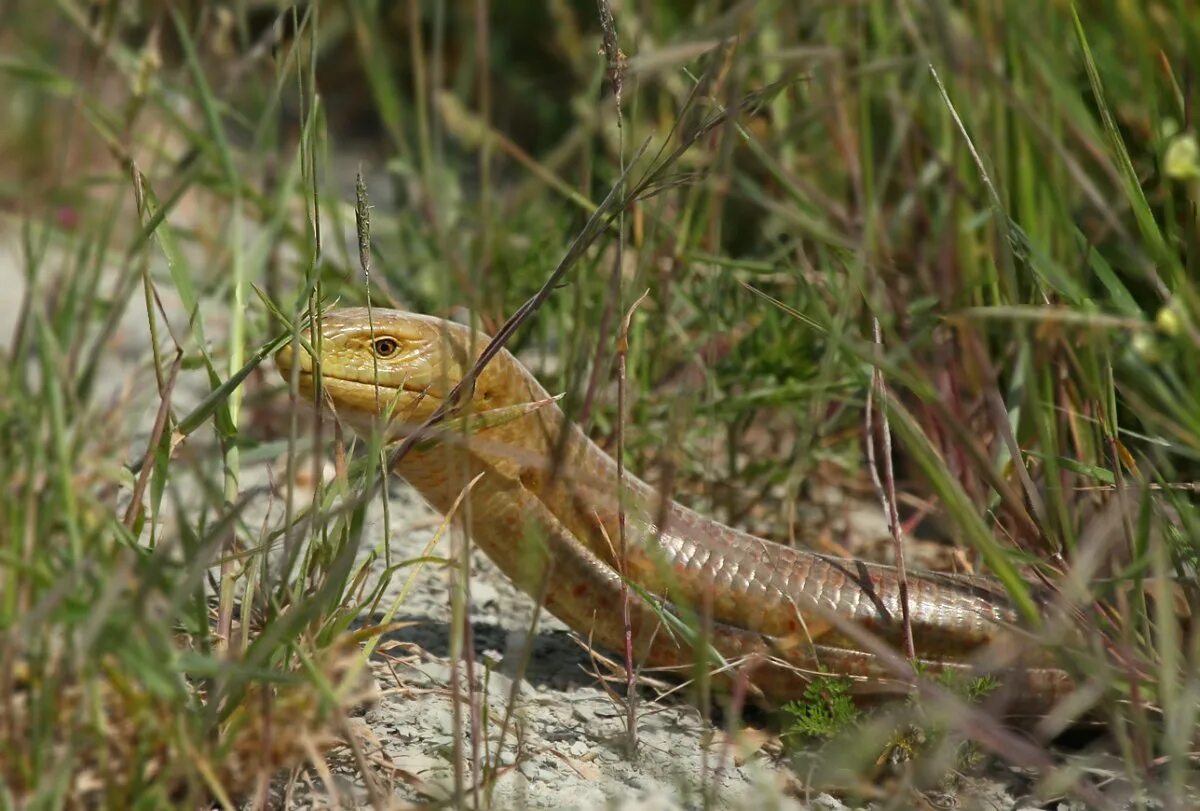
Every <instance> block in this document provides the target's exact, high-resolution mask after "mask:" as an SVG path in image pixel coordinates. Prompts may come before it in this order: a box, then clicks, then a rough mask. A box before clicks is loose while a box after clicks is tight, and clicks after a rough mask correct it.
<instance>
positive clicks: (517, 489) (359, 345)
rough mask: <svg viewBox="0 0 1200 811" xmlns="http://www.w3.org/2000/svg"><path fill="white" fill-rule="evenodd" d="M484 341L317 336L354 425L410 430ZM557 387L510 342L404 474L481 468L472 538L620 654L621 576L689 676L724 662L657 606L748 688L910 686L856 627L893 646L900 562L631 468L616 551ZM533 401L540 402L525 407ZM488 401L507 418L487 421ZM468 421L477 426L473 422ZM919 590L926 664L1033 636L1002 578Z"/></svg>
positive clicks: (1026, 689)
mask: <svg viewBox="0 0 1200 811" xmlns="http://www.w3.org/2000/svg"><path fill="white" fill-rule="evenodd" d="M486 344H487V337H486V336H484V335H482V334H479V333H473V332H472V331H471V330H469V329H468V328H466V327H464V326H461V325H458V324H453V323H451V322H447V321H443V320H441V319H437V318H432V317H429V316H423V315H416V314H412V313H403V312H397V311H391V310H380V309H374V310H372V311H371V313H370V316H369V317H368V313H367V311H366V310H365V309H345V310H336V311H332V312H330V313H327V314H326V316H325V318H324V320H323V321H322V323H321V327H320V341H319V342H315V345H318V346H319V349H318V351H319V354H320V363H319V364H317V365H318V366H319V368H320V374H321V379H322V386H323V390H324V395H323V396H324V397H325V401H326V402H327V403H328V404H329V405H331V406H332V408H333V410H334V411H335V413H336V414H337V416H338V418H339V419H341V420H342V421H343V422H345V423H347V424H349V425H350V426H351V427H352V428H354V429H355V430H356V431H358V432H360V433H366V434H369V433H370V432H371V431H372V430H376V429H377V428H379V427H381V426H382V427H383V428H384V430H386V431H387V433H388V436H389V438H393V439H394V438H398V437H400V436H403V435H404V434H405V431H406V429H408V430H411V428H412V427H413V426H416V425H419V424H421V423H422V422H424V421H425V419H426V418H428V417H429V416H430V415H431V414H432V413H433V412H434V410H435V409H437V408H438V406H439V405H441V403H442V402H443V399H444V398H445V397H447V396H448V394H449V392H450V390H451V389H452V388H453V387H454V385H455V384H456V383H457V382H458V381H459V380H460V379H461V378H462V377H463V375H464V374H465V373H466V372H467V371H468V370H469V369H470V368H471V366H472V364H473V362H474V360H475V359H476V358H477V357H478V355H479V352H480V351H481V350H482V349H483V347H484V346H485V345H486ZM276 362H277V364H278V366H279V368H280V372H281V374H282V375H283V376H284V378H285V379H290V377H291V375H292V371H293V368H294V367H295V366H296V365H297V363H298V365H299V367H300V368H299V380H300V390H301V392H302V394H304V395H306V396H309V397H311V396H312V391H313V367H314V363H313V360H312V358H311V357H310V356H309V355H308V353H307V352H305V351H300V352H296V351H295V350H294V349H293V348H292V347H290V346H288V347H285V348H283V349H282V350H280V352H279V353H278V354H277V355H276ZM548 399H549V396H548V394H547V393H546V391H545V389H543V388H542V387H541V385H539V384H538V382H537V381H536V380H535V379H534V378H533V376H532V375H531V374H530V373H529V371H528V370H526V369H525V367H524V366H522V365H521V364H520V362H518V361H517V360H516V359H515V358H514V357H513V356H512V355H511V354H509V353H508V352H506V351H502V352H501V353H500V354H498V355H497V356H496V357H495V358H493V359H492V361H491V362H490V363H489V364H488V365H487V366H486V367H485V368H484V370H483V371H482V373H481V374H480V375H479V377H478V379H477V381H476V384H475V387H474V391H473V392H472V393H471V395H470V397H469V398H464V400H463V401H462V403H461V404H460V408H459V410H458V411H456V412H455V413H456V414H461V413H468V414H473V415H475V416H474V417H473V418H472V417H470V416H468V417H465V418H463V419H456V420H455V427H456V431H454V432H443V434H442V435H441V438H440V440H439V441H437V442H435V443H428V442H426V443H422V444H420V445H419V446H417V447H414V448H413V450H412V451H411V452H410V453H409V454H408V455H407V456H406V457H405V458H404V459H403V460H401V461H400V463H399V465H398V466H397V468H396V471H395V472H396V473H398V474H399V475H401V476H402V477H404V478H405V479H407V480H408V481H409V482H410V483H411V484H412V485H413V486H414V487H416V488H417V490H419V491H420V492H421V494H422V495H423V496H424V497H425V498H426V500H428V501H429V503H430V504H431V505H432V506H433V507H434V508H436V509H438V510H440V511H442V512H443V513H445V512H447V511H448V510H450V509H451V506H452V505H453V503H454V501H455V499H456V498H457V497H458V495H459V494H460V493H461V492H462V491H463V489H464V488H465V487H466V486H467V485H468V484H469V483H470V482H471V481H472V480H476V477H478V479H477V480H476V481H475V484H474V485H473V486H472V489H471V491H470V499H469V509H467V510H466V514H467V520H468V522H469V531H470V533H471V536H472V538H473V539H474V541H475V543H476V544H478V545H479V546H480V547H482V548H483V549H484V550H485V551H486V552H487V553H488V554H489V555H490V556H491V558H492V559H493V560H494V561H495V562H496V564H497V565H498V566H499V567H500V569H501V570H502V571H504V573H505V574H506V575H507V576H508V577H510V578H511V579H512V580H513V581H514V583H516V584H517V585H518V586H519V587H520V588H521V589H522V590H524V591H525V592H527V593H529V594H531V595H535V596H537V595H539V594H541V595H543V603H544V605H545V607H546V608H547V609H548V610H549V611H550V612H551V613H553V614H554V615H555V616H557V617H559V618H560V619H561V620H563V621H564V622H565V623H566V624H568V625H569V626H571V627H572V628H574V629H575V630H576V631H578V632H579V633H580V634H582V635H583V636H584V637H585V638H588V639H591V640H592V641H593V642H596V643H599V644H600V645H602V646H604V647H607V648H609V649H612V650H614V651H619V650H621V649H622V646H623V644H624V638H625V636H624V634H625V624H624V620H623V616H622V601H623V593H622V581H621V577H620V575H619V574H618V573H619V572H624V573H625V574H626V575H627V576H628V578H629V580H630V581H631V582H632V583H634V584H636V585H637V586H638V587H639V588H640V589H642V590H644V591H645V592H647V593H648V594H650V595H654V597H655V598H657V599H656V602H657V603H658V606H657V608H656V606H654V605H652V604H651V603H650V602H648V601H646V600H645V599H643V598H642V597H641V596H639V595H638V594H637V591H636V590H633V591H631V592H629V594H630V615H631V621H630V626H631V630H632V640H633V643H634V648H635V651H636V655H637V657H638V661H639V662H641V663H643V664H645V665H649V666H653V667H660V668H674V669H679V670H684V671H687V669H688V668H690V667H692V666H693V665H694V664H695V663H696V662H697V661H698V660H699V661H701V662H707V663H708V665H709V668H710V669H712V668H713V667H714V660H712V659H706V658H705V657H703V656H698V654H697V650H699V649H698V648H697V647H696V639H697V638H696V637H692V638H691V642H689V640H688V639H686V638H685V637H684V635H681V634H679V633H677V632H673V631H672V630H671V629H670V628H668V627H667V626H664V624H663V622H662V620H661V617H660V611H662V610H664V609H665V610H667V611H671V612H672V613H677V614H678V613H680V612H681V609H682V613H683V615H684V616H701V617H704V618H706V619H705V620H704V621H701V622H699V623H698V626H699V627H700V628H701V629H702V630H701V637H700V639H707V641H708V643H709V644H710V645H711V648H712V649H715V650H716V651H717V652H719V654H720V656H721V657H722V658H723V660H724V661H725V663H726V664H727V665H728V667H725V668H719V670H720V675H721V676H722V677H726V676H730V675H731V674H732V673H733V670H734V668H735V667H736V666H738V665H739V664H741V663H753V669H752V671H751V679H752V682H753V688H754V689H755V690H756V691H757V692H758V694H759V695H760V696H762V697H763V698H765V699H767V700H772V701H777V700H786V699H789V698H794V697H797V696H799V695H800V694H801V693H802V691H803V689H804V686H805V685H806V684H807V681H808V679H809V678H810V676H811V674H812V673H813V672H815V671H818V670H820V669H824V670H826V671H829V672H833V673H840V674H843V675H846V676H849V677H852V678H853V679H854V680H855V691H856V693H858V694H860V695H874V694H879V693H884V694H886V693H892V692H898V691H900V690H903V689H904V684H903V682H902V681H896V680H895V672H894V670H892V669H889V668H888V667H887V666H886V664H885V663H884V662H883V661H882V660H881V659H880V658H879V657H878V656H876V655H873V654H872V653H870V652H868V651H866V650H864V649H863V646H862V645H860V644H858V643H857V642H856V641H855V638H854V637H855V635H854V634H853V633H849V632H848V629H849V628H850V627H851V626H856V627H857V628H859V629H862V630H865V631H869V632H870V633H872V634H874V635H875V636H877V637H879V638H880V639H881V640H882V641H884V642H886V643H888V644H889V645H890V646H891V647H893V648H898V647H899V645H900V638H901V623H900V616H901V609H900V597H899V594H900V589H899V581H898V578H897V575H896V572H895V570H894V569H893V568H891V567H889V566H882V565H879V564H874V563H867V562H864V561H859V560H845V559H839V558H831V557H826V556H823V555H818V554H815V553H812V552H808V551H805V550H802V549H796V548H792V547H787V546H783V545H780V544H777V543H773V542H770V541H766V540H763V539H760V538H756V537H754V536H752V535H748V534H746V533H743V532H739V531H738V530H735V529H732V528H730V527H727V526H725V525H723V524H720V523H718V522H716V521H713V520H711V519H708V518H705V517H703V516H701V515H699V514H697V513H695V512H693V511H692V510H689V509H687V508H686V507H683V506H681V505H679V504H676V503H674V502H673V501H669V502H667V503H666V504H663V503H662V501H661V499H660V497H659V495H658V494H657V493H656V492H655V491H654V490H653V489H652V488H651V487H650V486H649V485H647V484H646V483H645V482H643V481H641V480H640V479H638V478H636V477H634V476H632V475H629V474H626V475H625V477H624V501H625V512H626V526H625V532H624V539H625V545H624V554H619V553H618V551H617V550H618V549H619V548H620V539H621V530H620V527H619V518H618V515H619V511H618V509H617V489H618V488H617V468H616V463H615V462H614V461H613V459H612V458H611V457H609V456H608V455H607V454H606V453H604V451H602V450H601V449H600V448H599V447H598V446H597V445H595V444H594V443H593V442H592V441H591V440H589V439H588V438H587V437H586V436H585V435H584V434H583V432H582V431H580V430H579V429H578V428H577V427H576V426H574V425H572V424H570V423H569V422H568V421H567V420H566V418H565V416H564V415H563V413H562V411H561V410H560V409H559V408H558V407H557V405H555V404H554V403H553V402H543V401H547V400H548ZM530 403H542V405H540V406H538V407H536V408H526V409H521V408H520V407H521V406H522V405H527V404H530ZM464 407H465V410H464ZM498 409H499V410H498ZM489 411H490V412H492V413H493V415H495V414H499V415H501V416H500V417H498V418H495V419H491V420H489V419H488V417H487V416H484V415H486V413H487V412H489ZM472 419H474V420H475V423H476V424H475V427H473V428H468V426H470V425H471V420H472ZM465 430H469V435H467V434H465V433H464V432H465ZM564 432H565V437H562V439H561V442H560V436H561V435H562V434H563V433H564ZM556 451H557V453H556ZM556 458H557V459H559V460H560V462H559V464H558V465H555V464H554V461H553V460H554V459H556ZM479 474H483V475H482V476H480V475H479ZM656 519H661V526H659V525H657V524H656ZM547 567H548V568H547ZM908 587H909V608H910V615H911V622H912V629H913V637H914V640H915V644H916V650H917V657H918V660H920V661H921V662H922V663H923V665H924V666H925V668H927V669H928V670H930V671H932V672H938V671H942V670H956V671H962V672H964V673H974V672H978V671H979V668H980V666H981V665H982V664H983V663H984V662H987V663H989V664H990V665H995V664H996V663H1003V664H1005V665H1006V666H1011V665H1013V664H1014V660H1015V654H1016V652H1017V651H1019V650H1020V648H1021V636H1020V632H1019V630H1018V629H1017V628H1016V626H1017V619H1018V618H1017V615H1016V613H1015V611H1014V610H1013V608H1012V606H1011V605H1010V603H1009V601H1008V599H1007V597H1006V595H1005V592H1004V590H1003V588H1002V587H1001V586H1000V584H999V583H997V582H996V581H994V580H992V579H989V578H985V577H969V576H963V575H946V574H934V573H914V574H910V575H909V577H908ZM701 649H702V648H701ZM685 675H690V674H688V673H685ZM1006 681H1007V683H1008V686H1009V687H1010V688H1011V695H1012V697H1013V699H1014V701H1013V706H1014V707H1015V708H1016V710H1018V711H1019V712H1021V713H1028V712H1038V711H1040V710H1043V709H1045V708H1046V707H1048V706H1049V705H1050V704H1051V703H1052V702H1053V701H1054V700H1055V699H1056V698H1057V697H1059V696H1060V695H1061V694H1063V693H1064V692H1065V691H1067V690H1069V689H1070V682H1069V680H1068V678H1067V676H1066V675H1065V674H1064V673H1063V672H1062V671H1060V670H1057V669H1054V668H1051V667H1047V666H1045V665H1044V664H1040V663H1038V662H1033V663H1032V664H1031V663H1029V662H1026V663H1025V666H1023V667H1013V668H1011V670H1010V672H1008V673H1007V674H1006Z"/></svg>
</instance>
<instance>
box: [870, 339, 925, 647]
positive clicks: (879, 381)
mask: <svg viewBox="0 0 1200 811" xmlns="http://www.w3.org/2000/svg"><path fill="white" fill-rule="evenodd" d="M872 321H873V327H872V329H873V332H874V339H875V360H876V363H875V366H874V367H873V368H872V370H871V385H870V386H868V387H867V410H866V417H865V419H866V433H867V467H868V468H869V469H870V471H871V482H872V484H874V485H875V493H876V495H878V496H879V502H880V503H881V504H882V505H883V512H884V514H885V515H887V521H888V529H889V530H890V531H891V533H892V550H893V553H894V555H895V559H896V579H897V580H898V581H899V586H900V614H901V617H902V620H903V623H904V654H905V655H906V656H907V657H908V660H909V661H910V662H912V661H916V658H917V649H916V645H915V644H914V643H913V632H912V616H911V614H910V613H909V607H908V574H907V572H906V570H905V566H904V528H903V527H902V526H901V524H900V513H899V512H898V511H897V509H896V475H895V471H894V470H893V468H892V428H891V424H890V423H889V422H888V416H887V385H886V384H885V383H884V381H883V371H882V369H881V368H880V365H879V362H880V361H881V360H882V357H883V334H882V330H881V329H880V327H879V319H878V318H873V319H872ZM876 390H878V392H879V418H880V423H881V426H880V427H881V434H882V435H883V481H880V478H879V467H878V465H876V463H875V431H874V428H873V425H872V412H873V411H874V409H875V403H874V394H875V392H876Z"/></svg>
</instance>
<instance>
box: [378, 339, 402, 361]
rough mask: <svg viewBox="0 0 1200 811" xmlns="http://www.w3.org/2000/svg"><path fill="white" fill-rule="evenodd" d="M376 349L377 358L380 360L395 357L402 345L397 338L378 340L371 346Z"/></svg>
mask: <svg viewBox="0 0 1200 811" xmlns="http://www.w3.org/2000/svg"><path fill="white" fill-rule="evenodd" d="M371 346H372V347H373V348H374V349H375V356H376V357H378V358H390V357H391V356H392V355H395V354H396V352H397V351H399V349H400V344H399V343H397V341H396V339H395V338H387V337H384V338H376V339H375V342H374V343H373V344H372V345H371Z"/></svg>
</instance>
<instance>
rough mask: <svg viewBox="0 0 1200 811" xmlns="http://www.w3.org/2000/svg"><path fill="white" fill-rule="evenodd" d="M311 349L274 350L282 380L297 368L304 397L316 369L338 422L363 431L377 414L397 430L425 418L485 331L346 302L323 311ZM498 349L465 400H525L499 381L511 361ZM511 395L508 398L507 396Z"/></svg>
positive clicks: (475, 403) (480, 406)
mask: <svg viewBox="0 0 1200 811" xmlns="http://www.w3.org/2000/svg"><path fill="white" fill-rule="evenodd" d="M319 333H320V335H319V339H318V340H312V341H310V343H311V344H312V345H313V348H314V352H315V353H316V357H315V358H314V356H313V355H312V354H309V352H308V351H307V350H306V349H304V348H300V347H297V346H294V345H292V344H287V345H285V346H284V347H283V348H282V349H280V350H279V351H278V352H277V353H276V354H275V363H276V365H277V366H278V367H279V372H280V374H281V375H282V376H283V378H284V379H285V380H291V377H292V374H293V370H294V369H296V367H299V368H298V370H297V371H298V377H299V391H300V394H301V396H307V397H309V398H311V397H312V396H313V390H314V387H315V378H316V370H318V369H319V371H320V378H321V386H322V389H323V391H324V395H323V396H324V398H325V400H326V402H327V403H328V404H329V405H330V406H332V408H333V410H334V411H335V413H336V414H337V416H338V417H339V419H341V420H342V421H343V422H345V423H347V424H348V425H349V426H350V427H351V428H353V429H355V430H356V431H359V432H369V431H370V430H371V429H372V428H373V427H374V426H375V425H376V424H378V422H379V420H380V419H381V418H383V419H386V420H387V421H388V423H389V425H390V426H393V427H395V428H397V429H399V430H398V432H399V433H403V427H404V426H410V427H411V426H415V425H419V424H420V423H422V422H424V421H425V420H426V419H427V418H428V417H429V416H430V415H431V414H433V412H434V411H435V410H436V409H437V408H438V407H439V406H441V404H442V403H443V402H444V401H445V399H446V398H447V397H448V396H449V394H450V392H451V390H452V389H453V388H454V387H455V386H456V385H457V384H458V383H459V382H460V381H461V380H462V378H463V376H464V375H465V374H466V373H467V372H468V371H469V370H470V368H471V367H472V365H473V364H474V362H475V360H476V358H478V356H479V353H480V352H481V351H482V350H483V348H484V347H485V346H486V345H487V343H488V337H487V336H486V335H484V334H482V333H479V332H476V331H474V330H472V329H470V328H469V327H466V326H463V325H462V324H456V323H454V322H451V321H446V320H444V319H441V318H435V317H433V316H428V315H419V314H417V313H407V312H401V311H399V310H384V309H379V308H372V309H371V310H369V311H368V310H367V309H366V308H348V309H339V310H331V311H329V312H327V313H325V315H324V317H323V318H322V319H321V322H320V329H319ZM515 363H516V362H515V360H514V359H513V358H512V356H511V355H509V354H508V353H507V352H501V353H500V354H499V355H497V356H496V357H495V358H493V359H492V361H491V362H490V363H489V364H488V365H487V366H486V367H485V368H484V370H483V371H482V373H481V374H480V375H479V377H478V378H477V379H476V381H475V385H474V387H473V391H469V392H464V393H463V395H462V399H460V400H459V402H458V406H459V407H463V406H466V405H467V404H468V403H470V404H471V405H472V407H473V408H474V409H475V410H478V411H482V410H487V409H493V408H498V407H504V406H508V405H518V404H519V403H521V402H526V401H527V398H528V392H522V391H520V389H521V387H520V386H512V385H505V384H506V382H509V381H508V377H509V375H508V374H507V372H509V371H511V370H510V367H511V366H512V365H515ZM510 401H511V402H510Z"/></svg>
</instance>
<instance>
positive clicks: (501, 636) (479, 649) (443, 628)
mask: <svg viewBox="0 0 1200 811" xmlns="http://www.w3.org/2000/svg"><path fill="white" fill-rule="evenodd" d="M381 620H382V617H378V616H377V617H373V618H372V620H371V622H372V623H374V622H379V621H381ZM392 621H393V622H398V623H412V624H411V625H408V626H407V627H404V628H400V629H399V630H396V631H393V632H391V633H389V634H385V635H384V637H383V638H384V639H385V640H388V641H394V642H402V643H407V644H413V645H417V646H419V647H420V648H422V649H423V650H425V651H427V652H428V653H429V654H430V655H432V656H436V657H438V658H440V659H448V658H449V657H450V625H449V624H448V623H445V622H440V621H438V620H431V619H429V618H428V617H423V616H419V615H407V616H396V617H393V618H392ZM364 624H367V623H364ZM471 633H472V635H473V637H474V642H475V645H474V647H475V656H476V661H483V657H485V656H486V657H488V658H489V659H491V660H495V659H497V658H499V660H500V665H499V666H498V667H497V668H496V669H497V670H499V671H500V672H501V673H503V674H505V675H506V676H510V677H511V676H515V675H516V674H517V672H518V668H519V666H520V662H521V660H522V659H523V658H525V648H526V647H528V648H529V654H528V661H526V663H525V669H524V672H523V674H522V676H523V678H524V679H525V680H526V681H528V682H529V683H530V684H532V685H533V686H534V687H543V686H544V687H546V688H549V689H552V690H571V689H576V688H579V687H592V686H596V678H595V677H594V676H593V675H592V673H591V672H590V671H591V670H592V662H591V659H590V657H589V656H588V654H587V652H586V651H585V650H584V649H583V648H582V647H580V645H579V643H578V642H576V641H575V639H574V638H572V636H571V635H570V634H569V633H568V632H566V631H538V633H537V634H536V635H535V636H534V639H533V641H532V645H530V644H529V643H528V642H527V641H526V640H527V636H526V635H525V634H524V633H514V632H512V631H509V630H508V629H505V628H502V627H500V626H499V625H495V624H492V623H488V622H485V621H481V620H476V621H475V622H473V623H471Z"/></svg>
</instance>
